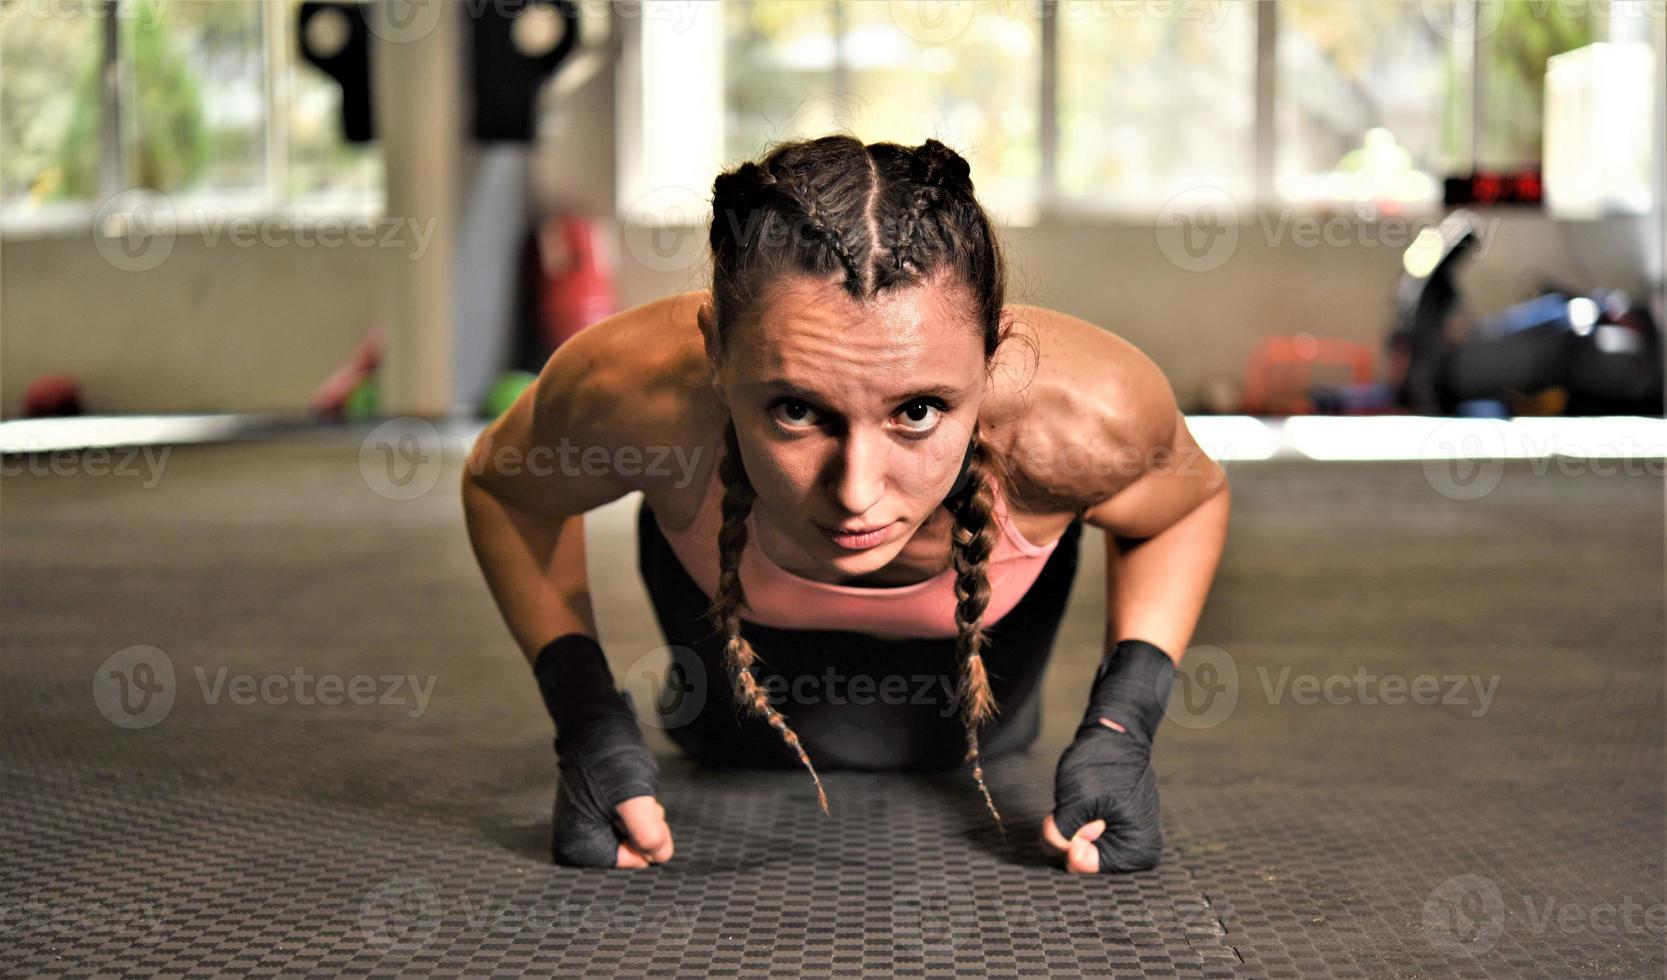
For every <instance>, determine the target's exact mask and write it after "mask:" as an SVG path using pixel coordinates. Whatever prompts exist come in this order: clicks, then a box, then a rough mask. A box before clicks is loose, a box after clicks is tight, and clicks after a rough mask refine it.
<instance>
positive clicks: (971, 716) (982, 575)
mask: <svg viewBox="0 0 1667 980" xmlns="http://www.w3.org/2000/svg"><path fill="white" fill-rule="evenodd" d="M989 452H990V451H989V448H988V447H987V446H986V445H985V443H984V440H983V438H982V437H980V436H979V434H978V430H977V428H974V429H973V438H972V461H971V464H970V466H969V467H968V470H967V474H968V480H967V485H966V487H965V488H964V489H962V491H961V492H960V493H959V494H957V495H956V496H955V497H953V498H951V499H949V500H947V501H945V503H946V504H947V505H948V506H949V509H950V513H951V514H952V515H953V516H954V518H955V527H954V529H953V530H952V531H951V544H950V558H951V559H952V560H953V562H954V564H955V598H956V603H955V635H956V640H955V648H956V653H957V659H958V661H959V663H960V667H961V685H960V692H959V693H960V698H961V722H962V724H964V725H965V726H966V729H967V762H969V763H971V764H972V775H973V779H974V780H976V781H977V782H978V790H979V792H981V793H983V794H984V804H985V805H986V806H988V807H989V808H990V815H991V816H993V817H995V819H996V826H997V827H998V828H1001V829H1002V833H1003V834H1004V835H1005V834H1006V829H1005V828H1004V827H1002V822H1001V813H1000V812H998V811H997V810H996V804H995V801H994V800H993V799H991V798H990V789H989V787H988V786H986V785H984V764H983V761H982V759H981V758H980V757H979V753H978V729H979V726H981V725H983V724H984V723H985V722H987V721H989V720H991V719H992V718H994V717H995V716H996V714H998V713H999V710H1000V709H999V707H998V706H997V705H996V700H995V695H994V694H993V693H992V692H991V690H990V678H989V675H988V674H987V673H986V672H985V669H984V655H983V650H984V643H985V639H986V637H985V635H984V610H985V608H987V607H988V606H989V604H990V579H989V565H990V554H991V553H992V552H993V551H994V550H995V544H996V535H997V534H998V533H999V529H998V528H997V526H996V521H995V490H994V487H993V485H992V482H991V481H992V478H993V477H994V473H993V472H992V469H993V465H994V464H993V461H992V460H991V458H990V455H989Z"/></svg>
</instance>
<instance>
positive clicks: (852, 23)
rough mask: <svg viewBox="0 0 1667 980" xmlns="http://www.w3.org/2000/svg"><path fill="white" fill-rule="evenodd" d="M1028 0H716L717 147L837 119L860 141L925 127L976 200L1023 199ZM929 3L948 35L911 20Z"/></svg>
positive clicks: (1031, 139)
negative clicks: (719, 67) (1009, 0)
mask: <svg viewBox="0 0 1667 980" xmlns="http://www.w3.org/2000/svg"><path fill="white" fill-rule="evenodd" d="M1031 6H1032V5H1030V4H989V5H987V6H982V7H979V8H977V9H976V12H975V14H974V16H970V17H962V16H958V12H956V11H953V10H949V11H942V10H939V9H937V8H942V7H943V5H942V4H941V3H940V4H934V3H924V4H922V3H913V2H898V3H871V2H863V0H827V2H823V0H815V2H811V0H788V2H780V0H774V2H771V0H759V2H743V3H731V4H727V5H726V9H727V13H728V18H727V23H726V24H725V57H726V62H725V69H726V71H725V93H724V94H725V101H726V112H725V114H724V118H725V120H726V133H725V140H724V151H725V155H726V157H727V158H728V159H730V160H732V161H734V160H743V159H748V158H750V157H753V156H756V155H757V154H759V153H760V152H762V151H763V150H764V149H765V148H767V147H768V146H769V145H770V144H771V143H774V142H776V141H778V140H782V139H791V138H795V137H801V136H806V135H814V134H821V133H825V132H828V131H830V130H837V129H850V130H851V131H853V132H856V133H860V134H861V136H862V138H863V139H864V140H865V141H867V142H870V143H874V142H886V141H890V142H897V143H904V144H907V145H911V146H912V145H916V144H919V143H920V142H921V141H923V140H924V139H926V138H927V137H934V138H936V139H939V140H941V141H943V142H945V143H947V144H949V145H951V146H953V147H955V148H956V149H957V150H958V151H959V152H961V153H962V154H964V155H965V156H967V158H968V160H969V162H970V163H971V164H972V167H973V173H974V175H975V180H976V181H977V184H978V189H979V194H980V198H981V199H982V200H983V201H984V203H985V204H986V205H987V206H989V207H991V208H994V209H1006V210H1012V209H1015V208H1016V209H1023V208H1025V207H1028V206H1030V205H1033V204H1034V197H1035V186H1036V180H1037V175H1038V174H1039V173H1040V166H1041V150H1040V146H1041V142H1040V133H1039V132H1038V124H1037V117H1036V109H1035V98H1034V93H1035V92H1036V90H1037V85H1038V78H1039V75H1038V64H1039V61H1040V46H1041V41H1040V37H1039V32H1038V25H1037V19H1036V17H1035V16H1034V13H1033V11H1032V10H1031V9H1030V7H1031ZM940 13H942V14H946V15H947V16H950V17H952V18H954V19H953V21H952V22H951V23H950V24H949V25H948V27H949V30H950V31H951V32H953V37H952V38H948V39H945V40H944V42H943V43H936V38H935V37H934V35H933V33H932V31H931V30H924V29H921V27H922V25H932V24H934V20H933V18H934V16H936V15H938V14H940ZM835 93H838V94H835Z"/></svg>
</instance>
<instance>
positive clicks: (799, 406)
mask: <svg viewBox="0 0 1667 980" xmlns="http://www.w3.org/2000/svg"><path fill="white" fill-rule="evenodd" d="M762 300H763V301H762V306H761V308H760V310H761V312H760V315H759V316H758V318H757V320H756V322H753V323H749V324H746V325H743V326H741V327H740V328H739V329H737V330H735V331H734V332H733V333H732V334H731V335H730V336H728V337H726V338H725V343H726V350H725V352H724V353H725V356H724V357H723V359H722V363H721V365H719V366H716V367H715V379H716V383H717V386H718V390H719V397H720V398H722V399H723V400H724V401H725V402H726V403H727V404H728V406H729V410H730V415H731V417H732V418H733V419H734V421H735V430H736V435H737V437H738V438H739V440H740V445H741V458H742V460H743V461H744V462H745V463H746V468H747V475H748V477H749V478H750V479H751V480H752V484H753V487H754V488H755V489H756V490H757V491H758V499H757V501H756V502H755V504H754V510H755V511H758V512H761V513H760V514H759V520H761V521H768V522H769V525H770V526H771V527H772V528H774V529H777V530H778V531H779V533H781V534H784V535H786V536H787V537H788V538H790V539H791V540H792V541H793V543H794V544H796V545H797V546H798V547H799V548H800V549H802V551H803V553H804V554H805V555H806V556H807V557H808V558H810V559H811V560H813V561H821V562H824V563H825V564H826V565H827V567H829V568H832V569H836V570H838V571H841V572H845V573H848V574H851V575H860V574H864V573H867V572H871V571H874V570H876V569H879V568H882V567H884V566H885V565H886V563H887V562H889V561H891V560H892V558H894V557H896V555H897V553H898V552H900V551H901V550H902V549H903V546H904V545H905V544H906V543H907V542H908V540H909V538H910V537H911V536H912V535H913V534H914V532H915V531H916V530H917V529H918V528H919V527H920V526H921V525H922V524H924V523H925V522H926V521H927V520H928V519H929V518H930V517H931V516H932V514H933V513H934V512H935V511H936V510H937V508H938V507H939V505H940V504H942V503H943V500H944V498H945V496H947V495H948V493H949V490H950V488H951V487H952V485H953V484H954V482H955V477H956V475H957V474H958V473H959V472H960V468H961V461H962V459H963V457H964V456H965V455H966V450H967V444H968V441H969V440H970V439H971V438H972V431H973V425H974V423H975V422H976V421H977V419H978V410H979V406H980V404H981V403H982V402H983V400H984V394H985V384H986V370H985V363H984V345H983V338H982V337H981V336H979V335H978V334H977V333H976V332H975V331H974V329H973V327H972V325H971V324H970V323H969V319H968V316H967V311H968V310H969V309H970V308H971V307H970V305H969V304H970V302H971V300H970V297H969V296H968V294H967V293H966V292H965V291H963V290H960V289H948V288H944V287H941V286H936V285H921V286H916V287H913V288H910V289H907V290H899V291H894V292H892V293H891V294H889V295H888V296H886V297H885V298H884V299H882V300H880V301H879V302H877V303H876V304H874V305H872V306H864V305H862V304H859V303H857V302H856V301H854V300H852V299H851V298H850V297H849V296H848V295H846V293H845V292H844V290H843V289H841V288H840V287H839V286H838V285H836V284H833V283H831V282H822V281H819V280H815V279H811V278H809V277H794V278H792V279H789V280H785V281H784V282H783V283H781V284H780V285H779V286H777V287H775V288H773V289H772V290H770V291H768V292H767V293H766V294H765V296H764V297H763V298H762ZM839 529H869V530H872V529H879V530H878V532H877V533H873V534H869V535H866V536H860V537H851V536H846V535H840V534H838V533H837V531H838V530H839Z"/></svg>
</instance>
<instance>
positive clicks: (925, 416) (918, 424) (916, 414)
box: [898, 402, 942, 432]
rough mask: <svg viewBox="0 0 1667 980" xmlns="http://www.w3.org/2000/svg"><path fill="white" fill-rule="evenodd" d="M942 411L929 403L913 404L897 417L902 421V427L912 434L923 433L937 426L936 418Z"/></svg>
mask: <svg viewBox="0 0 1667 980" xmlns="http://www.w3.org/2000/svg"><path fill="white" fill-rule="evenodd" d="M940 414H942V410H941V409H939V408H938V407H937V406H936V405H933V404H931V403H930V402H915V403H914V404H912V405H910V406H909V407H908V408H905V409H903V411H902V413H901V414H900V415H899V416H898V417H899V418H901V419H902V420H903V427H904V428H905V429H909V430H912V431H914V432H925V431H927V430H929V429H931V428H932V427H933V426H935V425H937V424H938V416H939V415H940Z"/></svg>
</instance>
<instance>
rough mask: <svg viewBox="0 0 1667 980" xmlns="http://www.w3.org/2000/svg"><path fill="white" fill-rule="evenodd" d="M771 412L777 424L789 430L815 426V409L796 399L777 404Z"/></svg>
mask: <svg viewBox="0 0 1667 980" xmlns="http://www.w3.org/2000/svg"><path fill="white" fill-rule="evenodd" d="M771 412H772V414H774V416H775V419H776V421H777V422H780V423H781V424H783V425H785V426H787V427H788V428H791V429H797V428H802V427H804V426H810V425H815V424H816V409H814V408H811V407H810V406H809V405H807V404H805V403H804V402H802V401H798V400H797V399H792V398H789V399H787V400H786V401H782V402H777V403H776V406H775V408H773V409H772V410H771Z"/></svg>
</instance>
